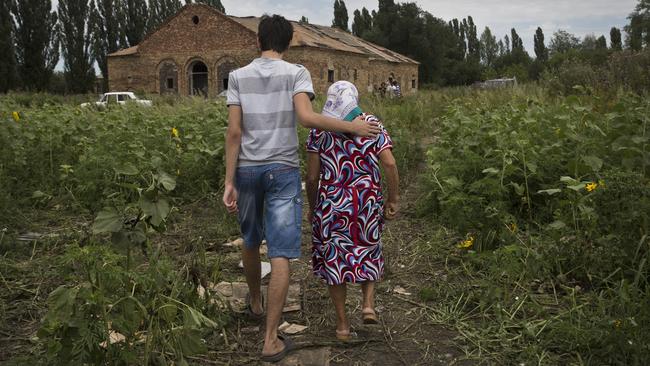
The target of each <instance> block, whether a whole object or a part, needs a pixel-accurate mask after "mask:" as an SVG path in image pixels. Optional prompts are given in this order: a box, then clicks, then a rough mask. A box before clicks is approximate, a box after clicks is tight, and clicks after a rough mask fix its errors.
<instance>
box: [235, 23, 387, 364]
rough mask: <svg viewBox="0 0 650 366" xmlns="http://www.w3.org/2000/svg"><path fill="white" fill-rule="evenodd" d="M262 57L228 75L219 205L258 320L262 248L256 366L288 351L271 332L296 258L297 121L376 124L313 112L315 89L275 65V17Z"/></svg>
mask: <svg viewBox="0 0 650 366" xmlns="http://www.w3.org/2000/svg"><path fill="white" fill-rule="evenodd" d="M257 34H258V45H259V47H260V49H261V51H262V53H261V56H260V57H259V58H257V59H255V60H253V62H251V63H250V64H249V65H247V66H244V67H242V68H240V69H238V70H235V71H233V72H232V73H230V78H229V82H228V93H227V104H228V131H227V133H226V176H225V190H224V194H223V203H224V205H225V206H226V208H227V209H228V211H229V212H231V213H235V212H238V214H239V225H240V229H241V233H242V237H243V239H244V247H243V248H242V261H243V264H244V274H245V276H246V283H247V284H248V289H249V297H248V304H247V311H246V313H247V314H248V316H249V317H250V318H251V319H253V320H261V319H262V318H263V317H264V301H263V300H262V294H261V290H260V285H261V274H260V273H261V262H260V251H259V246H260V244H261V242H262V240H263V239H266V241H267V245H268V257H269V259H270V261H271V280H270V282H269V286H268V294H267V301H266V306H267V309H266V331H265V335H264V346H263V348H262V357H261V360H262V361H266V362H277V361H279V360H281V359H283V358H284V357H285V356H286V355H287V353H288V352H289V351H291V349H292V347H293V345H292V342H291V341H290V340H289V339H288V338H285V337H283V336H281V335H279V334H278V326H279V325H280V319H281V317H282V308H283V307H284V303H285V301H286V297H287V292H288V289H289V259H292V258H298V257H300V244H301V224H302V194H301V179H300V160H299V158H298V136H297V133H296V117H297V119H298V120H299V121H300V124H302V125H303V126H305V127H308V128H318V129H320V130H327V131H338V132H345V133H351V134H354V135H357V136H364V137H373V138H374V137H375V136H377V134H379V133H380V132H381V131H382V129H381V128H380V127H379V125H378V123H376V122H373V123H369V122H366V121H365V120H364V119H362V118H356V119H355V120H354V121H352V123H350V122H343V121H341V120H338V119H335V118H331V117H325V116H323V115H320V114H317V113H315V112H314V111H313V109H312V105H311V100H312V99H313V98H314V90H313V85H312V80H311V76H310V75H309V71H307V69H306V68H304V67H302V66H300V65H294V64H290V63H288V62H285V61H283V60H282V57H283V56H284V53H285V51H286V50H287V49H288V48H289V44H290V43H291V39H292V36H293V26H292V25H291V23H290V22H289V21H287V20H286V19H285V18H283V17H281V16H279V15H273V16H263V17H262V19H261V21H260V23H259V28H258V33H257Z"/></svg>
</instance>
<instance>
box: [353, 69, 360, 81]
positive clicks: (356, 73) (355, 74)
mask: <svg viewBox="0 0 650 366" xmlns="http://www.w3.org/2000/svg"><path fill="white" fill-rule="evenodd" d="M358 77H359V72H358V71H357V69H354V81H357V78H358Z"/></svg>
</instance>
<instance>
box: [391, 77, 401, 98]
mask: <svg viewBox="0 0 650 366" xmlns="http://www.w3.org/2000/svg"><path fill="white" fill-rule="evenodd" d="M393 94H394V95H395V98H401V97H402V87H401V86H400V85H399V83H398V82H397V80H393Z"/></svg>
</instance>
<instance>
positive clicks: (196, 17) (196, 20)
mask: <svg viewBox="0 0 650 366" xmlns="http://www.w3.org/2000/svg"><path fill="white" fill-rule="evenodd" d="M192 23H194V24H199V17H198V16H196V15H195V16H193V17H192Z"/></svg>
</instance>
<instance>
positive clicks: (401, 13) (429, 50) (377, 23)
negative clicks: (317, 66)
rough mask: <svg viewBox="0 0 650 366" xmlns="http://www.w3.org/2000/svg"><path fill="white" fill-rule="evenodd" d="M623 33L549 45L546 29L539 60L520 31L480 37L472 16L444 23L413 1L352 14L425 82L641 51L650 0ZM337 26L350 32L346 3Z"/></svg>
mask: <svg viewBox="0 0 650 366" xmlns="http://www.w3.org/2000/svg"><path fill="white" fill-rule="evenodd" d="M628 19H629V20H630V23H629V24H628V25H627V26H625V28H624V29H623V30H624V32H625V33H626V37H625V40H623V38H622V32H621V29H618V28H616V27H613V28H611V31H610V43H609V45H608V44H607V39H606V38H605V36H604V35H601V36H599V37H596V36H595V35H587V36H585V37H584V38H583V39H580V38H578V37H576V36H575V35H573V34H571V33H569V32H567V31H565V30H558V31H556V32H554V34H553V36H552V37H551V38H550V41H549V42H547V41H546V37H545V34H544V32H543V30H542V28H541V27H538V28H537V30H536V32H535V34H534V50H533V51H534V54H535V55H534V57H532V56H530V55H529V54H528V52H527V51H526V50H525V48H524V44H523V41H522V39H521V37H520V35H519V33H518V32H517V30H516V29H515V28H512V30H511V31H510V33H509V34H506V35H504V36H503V37H502V38H497V35H495V34H494V33H493V32H492V30H491V29H490V28H489V27H485V28H484V29H483V31H482V32H481V34H480V35H479V34H478V30H477V29H478V27H477V25H476V24H475V22H474V20H473V18H472V17H471V16H468V17H467V18H464V19H452V20H451V21H445V20H443V19H440V18H438V17H435V16H434V15H432V14H431V13H429V12H427V11H424V10H422V9H421V8H420V7H419V6H418V5H417V4H416V3H414V2H404V3H396V2H395V1H394V0H379V1H378V8H377V10H373V11H372V12H370V11H368V9H366V8H365V7H364V8H362V9H361V10H359V9H357V10H355V11H354V12H353V19H352V29H351V31H352V33H353V34H354V35H356V36H358V37H361V38H363V39H365V40H368V41H370V42H373V43H376V44H378V45H380V46H383V47H386V48H388V49H390V50H393V51H396V52H399V53H402V54H404V55H406V56H409V57H411V58H413V59H415V60H417V61H419V62H420V63H421V65H420V75H419V76H420V80H421V82H422V83H425V84H435V85H440V86H443V85H468V84H471V83H473V82H476V81H480V80H485V79H492V78H496V77H513V76H516V77H517V78H518V79H519V80H522V81H527V80H537V79H539V78H540V76H541V75H542V73H543V72H544V70H547V69H549V68H554V67H557V66H559V65H560V64H562V63H563V62H566V61H567V60H579V61H584V62H590V63H592V64H603V63H604V62H606V61H607V58H608V56H609V54H611V53H612V52H617V51H621V50H623V49H629V50H633V51H640V50H642V49H646V48H648V46H650V0H640V1H639V3H638V4H637V6H636V8H635V9H634V11H633V12H632V13H631V14H630V16H629V17H628ZM332 26H333V27H338V28H340V29H342V30H345V31H350V30H349V29H348V12H347V8H346V5H345V1H344V0H336V1H335V2H334V21H333V22H332Z"/></svg>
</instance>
